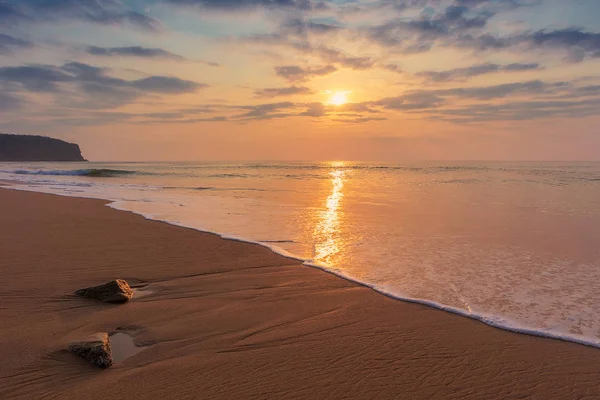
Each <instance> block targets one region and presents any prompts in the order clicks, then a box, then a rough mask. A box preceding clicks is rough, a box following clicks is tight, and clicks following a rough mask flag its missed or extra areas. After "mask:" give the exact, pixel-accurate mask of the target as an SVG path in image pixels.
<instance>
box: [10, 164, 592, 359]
mask: <svg viewBox="0 0 600 400" xmlns="http://www.w3.org/2000/svg"><path fill="white" fill-rule="evenodd" d="M2 181H10V182H11V184H12V185H13V186H12V187H13V188H16V189H21V190H30V191H37V192H45V193H54V194H59V195H66V196H77V197H89V198H100V199H107V200H110V201H111V204H110V206H111V207H114V208H116V209H119V210H127V211H131V212H134V213H137V214H141V215H143V216H145V217H147V218H150V219H155V220H160V221H166V222H169V223H172V224H175V225H181V226H186V227H190V228H195V229H198V230H202V231H209V232H215V233H218V234H220V235H222V236H223V237H227V238H234V239H238V240H244V241H249V242H257V243H260V244H262V245H264V246H268V247H269V248H271V249H273V250H274V251H276V252H279V253H282V254H285V255H290V256H293V257H295V258H298V259H301V260H303V261H304V263H305V264H307V265H310V266H313V267H316V268H321V269H324V270H326V271H329V272H331V273H334V274H336V275H339V276H342V277H344V278H347V279H350V280H353V281H356V282H359V283H361V284H364V285H366V286H369V287H371V288H373V289H375V290H377V291H379V292H381V293H383V294H385V295H388V296H391V297H395V298H398V299H402V300H407V301H414V302H419V303H424V304H427V305H430V306H433V307H437V308H440V309H443V310H446V311H449V312H453V313H458V314H461V315H465V316H468V317H471V318H475V319H478V320H480V321H482V322H485V323H487V324H490V325H492V326H496V327H499V328H503V329H508V330H513V331H517V332H524V333H529V334H535V335H540V336H548V337H554V338H559V339H563V340H569V341H573V342H578V343H583V344H587V345H591V346H596V347H600V163H551V162H547V163H542V162H529V163H506V162H460V163H458V162H446V163H443V162H435V163H434V162H428V163H406V164H379V163H353V162H328V163H271V162H260V163H259V162H255V163H0V182H2Z"/></svg>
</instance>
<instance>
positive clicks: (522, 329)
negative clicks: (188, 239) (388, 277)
mask: <svg viewBox="0 0 600 400" xmlns="http://www.w3.org/2000/svg"><path fill="white" fill-rule="evenodd" d="M0 189H9V190H11V189H12V190H19V191H25V192H36V193H46V194H52V195H55V196H61V197H74V198H84V199H97V200H104V201H107V202H108V203H107V204H106V206H107V207H110V208H112V209H115V210H118V211H121V212H130V213H132V214H136V215H140V216H142V217H143V218H145V219H147V220H151V221H157V222H163V223H166V224H169V225H173V226H177V227H181V228H186V229H192V230H194V231H197V232H201V233H209V234H214V235H217V236H219V237H221V238H222V239H225V240H234V241H238V242H244V243H249V244H256V245H259V246H262V247H266V248H267V249H269V250H271V251H272V252H274V253H276V254H278V255H281V256H283V257H286V258H289V259H292V260H296V261H300V262H302V264H303V265H304V266H307V267H311V268H315V269H318V270H321V271H323V272H326V273H329V274H332V275H335V276H337V277H339V278H342V279H345V280H347V281H349V282H352V283H354V284H357V285H359V286H363V287H366V288H369V289H371V290H373V291H375V292H377V293H379V294H381V295H384V296H386V297H389V298H392V299H394V300H400V301H403V302H406V303H412V304H420V305H424V306H427V307H432V308H435V309H438V310H441V311H446V312H449V313H452V314H455V315H458V316H461V317H466V318H470V319H473V320H476V321H479V322H482V323H484V324H486V325H489V326H492V327H494V328H498V329H502V330H505V331H509V332H514V333H520V334H525V335H530V336H537V337H542V338H547V339H554V340H561V341H565V342H570V343H575V344H579V345H584V346H589V347H594V348H598V349H600V340H593V339H584V338H581V337H578V336H571V335H566V334H558V333H554V332H549V331H545V330H539V329H535V328H531V327H527V326H522V325H520V324H517V323H515V322H511V321H506V320H504V322H503V323H499V322H497V321H495V319H496V317H497V316H494V315H486V314H477V313H471V312H467V311H465V310H462V309H459V308H455V307H451V306H447V305H444V304H441V303H437V302H435V301H431V300H425V299H418V298H412V297H404V296H401V295H398V294H395V293H392V292H390V291H389V290H387V289H386V288H385V287H379V286H377V285H371V284H369V283H367V282H363V281H359V280H357V279H355V278H353V277H351V276H349V275H344V274H343V273H342V272H341V271H339V270H337V269H334V268H331V267H329V266H327V265H325V264H319V263H312V262H310V260H306V259H305V258H302V257H298V256H296V255H294V254H291V253H289V252H287V251H285V250H283V249H281V248H279V247H277V246H274V245H272V244H269V243H263V242H258V241H254V240H250V239H246V238H241V237H237V236H232V235H229V234H227V233H222V232H216V231H209V230H203V229H200V228H196V227H193V226H189V225H185V223H181V222H176V221H169V220H165V219H160V218H157V217H156V216H154V215H152V214H150V213H143V212H139V211H135V210H130V209H127V208H124V207H123V206H122V204H126V203H127V202H126V201H120V200H113V199H107V198H100V197H91V196H90V197H85V196H77V195H72V194H71V195H69V194H65V193H54V192H51V191H44V190H35V189H43V187H39V188H32V187H29V186H28V187H22V186H19V184H18V183H15V184H14V185H11V186H2V185H1V184H0Z"/></svg>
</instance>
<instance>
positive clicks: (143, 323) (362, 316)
mask: <svg viewBox="0 0 600 400" xmlns="http://www.w3.org/2000/svg"><path fill="white" fill-rule="evenodd" d="M105 205H106V202H105V201H102V200H91V199H85V198H83V199H82V198H74V197H67V196H55V195H48V194H42V193H34V192H25V191H16V190H0V217H1V220H2V221H3V223H4V224H3V225H4V227H5V229H3V230H0V240H1V241H0V243H1V244H0V246H2V251H1V252H0V272H2V274H3V277H4V279H3V280H2V282H0V293H2V295H3V301H2V306H0V321H3V322H4V323H2V325H1V326H0V334H1V335H2V337H3V342H2V344H1V346H2V347H0V356H1V357H2V358H3V360H4V362H3V363H2V365H1V366H0V380H1V381H2V382H3V385H1V387H0V395H5V396H6V397H7V398H12V397H16V398H39V397H43V396H48V395H54V396H56V397H60V398H63V397H64V398H68V397H69V396H71V397H72V396H73V395H75V394H76V393H82V392H85V393H90V398H103V397H104V396H105V395H106V393H104V392H103V391H102V389H101V388H103V387H107V385H109V386H108V387H110V390H111V391H113V390H114V392H113V393H114V394H116V395H117V396H123V397H124V396H133V397H135V396H136V395H137V396H139V395H140V393H145V394H147V395H148V396H149V398H153V397H155V398H164V397H165V396H167V397H168V396H173V395H175V396H180V397H193V396H194V393H202V395H203V396H204V395H205V396H206V397H211V398H232V397H233V398H245V397H258V398H282V397H288V398H308V397H313V398H315V397H316V398H323V397H327V396H329V397H334V398H343V397H351V396H359V397H363V398H375V397H379V398H394V397H398V396H399V395H400V396H401V397H403V398H411V399H426V398H444V399H446V398H457V399H458V398H467V399H469V398H472V399H479V398H490V399H496V398H514V397H519V396H520V397H526V398H535V399H537V398H539V399H547V398H553V399H560V398H564V399H572V398H575V397H580V398H586V396H587V398H595V397H598V396H600V387H599V386H598V384H597V379H596V375H597V370H598V368H600V353H599V352H597V351H596V350H595V349H591V348H589V347H585V346H580V345H577V344H574V343H568V342H564V341H557V340H548V339H545V338H539V337H534V336H528V335H523V334H516V333H511V332H507V331H504V330H499V329H497V328H493V327H490V326H488V325H485V324H483V323H480V322H477V321H474V320H472V319H469V318H464V317H459V316H457V315H454V314H450V313H447V312H445V311H442V310H437V309H434V308H431V307H427V306H423V305H418V304H411V303H407V302H402V301H398V300H394V299H392V298H390V297H386V296H382V295H381V294H380V293H378V292H375V291H374V290H372V289H370V288H368V287H365V286H359V285H357V284H355V283H351V282H349V281H347V280H345V279H339V277H337V276H335V275H332V274H330V273H327V274H324V273H322V272H321V271H319V270H317V269H315V268H312V267H307V268H298V267H299V266H302V264H300V263H299V262H296V261H294V260H290V259H287V258H284V257H281V256H279V255H277V254H275V253H272V252H271V251H270V250H268V249H267V248H265V247H263V246H258V245H252V244H248V243H244V242H239V241H234V240H226V239H223V238H221V237H219V236H217V235H216V234H209V233H200V232H198V231H196V230H193V229H192V228H187V229H181V228H180V227H175V226H173V225H171V224H167V223H164V222H157V221H153V220H147V219H144V218H143V217H141V216H140V215H137V214H133V213H123V212H121V211H117V210H114V209H111V208H109V207H105ZM117 277H120V278H125V279H130V280H132V281H133V282H134V283H136V282H138V283H144V284H148V285H149V287H150V288H151V289H152V291H153V292H152V293H151V294H149V295H147V296H144V297H141V298H139V299H137V300H135V298H134V300H133V301H132V302H130V303H128V304H126V305H123V306H119V307H112V306H106V305H98V304H95V303H90V302H87V301H85V300H81V299H75V298H72V296H70V295H69V294H70V293H72V291H73V290H76V289H78V288H80V287H84V286H86V285H88V284H94V283H102V282H103V281H104V280H108V279H114V278H117ZM32 328H33V329H32ZM97 330H105V331H108V332H113V333H114V332H121V331H125V332H131V333H132V336H133V338H134V341H135V343H136V344H137V345H139V346H144V347H143V350H142V351H141V352H139V353H137V354H136V355H134V356H132V357H131V358H128V359H126V360H125V361H124V362H123V363H119V364H118V365H116V366H115V367H114V368H113V369H111V370H109V371H107V372H106V373H98V371H96V370H94V369H93V368H91V367H89V366H88V365H85V363H83V362H80V360H78V359H76V358H73V357H72V356H71V355H69V354H64V352H63V351H62V349H64V346H65V343H66V342H67V341H69V340H72V339H74V338H77V337H80V336H81V335H84V334H87V333H93V332H94V331H97ZM57 379H58V381H57ZM59 393H60V396H58V394H59Z"/></svg>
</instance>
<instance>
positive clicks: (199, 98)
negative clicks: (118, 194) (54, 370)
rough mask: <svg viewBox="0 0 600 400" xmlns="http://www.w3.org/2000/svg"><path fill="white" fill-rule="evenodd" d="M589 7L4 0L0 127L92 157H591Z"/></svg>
mask: <svg viewBox="0 0 600 400" xmlns="http://www.w3.org/2000/svg"><path fill="white" fill-rule="evenodd" d="M598 17H600V2H598V1H596V0H578V1H572V2H564V1H558V0H338V1H314V0H131V1H125V0H78V1H75V0H56V1H40V0H5V1H4V2H2V3H0V87H1V88H2V91H1V92H0V131H3V132H10V133H25V134H45V135H49V136H54V137H59V138H62V139H67V140H70V141H75V142H77V143H79V144H80V145H81V147H82V148H83V151H84V153H85V155H86V157H88V158H89V159H91V160H335V159H347V160H369V161H404V160H426V159H438V160H439V159H444V160H450V159H460V160H467V159H476V160H485V159H494V160H597V159H600V151H598V150H597V149H599V148H600V139H599V133H600V132H599V131H598V126H599V122H600V118H599V117H598V114H599V113H598V111H600V76H599V75H598V73H597V71H598V70H599V67H600V33H599V32H597V23H596V21H597V19H598Z"/></svg>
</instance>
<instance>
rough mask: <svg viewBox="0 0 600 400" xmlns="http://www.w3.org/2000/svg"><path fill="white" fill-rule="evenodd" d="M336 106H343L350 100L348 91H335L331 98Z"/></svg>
mask: <svg viewBox="0 0 600 400" xmlns="http://www.w3.org/2000/svg"><path fill="white" fill-rule="evenodd" d="M329 102H330V103H331V104H333V105H334V106H341V105H342V104H346V103H347V102H348V92H334V93H333V95H332V96H331V99H330V100H329Z"/></svg>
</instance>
